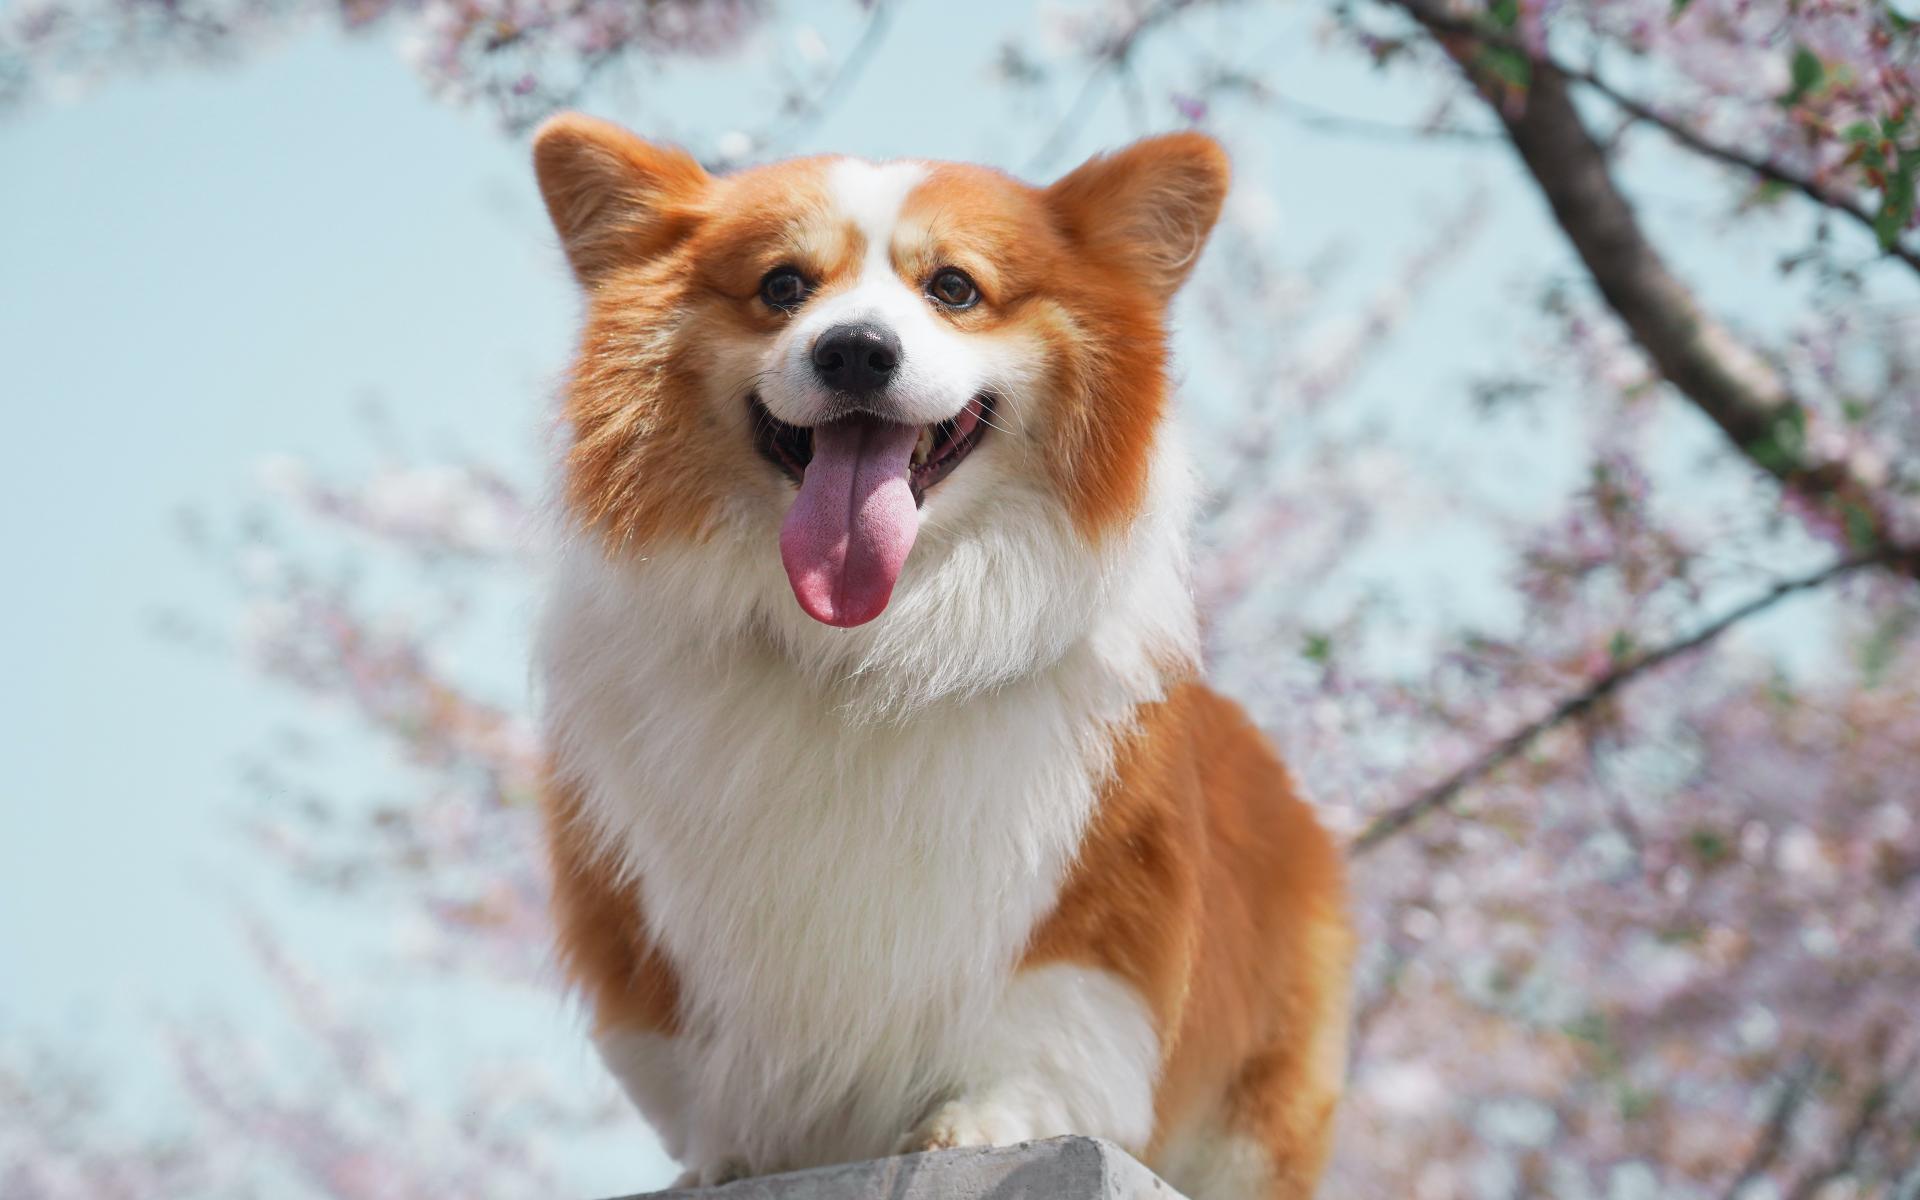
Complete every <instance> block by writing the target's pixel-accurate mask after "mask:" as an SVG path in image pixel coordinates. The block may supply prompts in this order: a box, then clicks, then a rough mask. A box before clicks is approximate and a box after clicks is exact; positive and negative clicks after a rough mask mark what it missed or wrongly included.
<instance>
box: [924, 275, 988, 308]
mask: <svg viewBox="0 0 1920 1200" xmlns="http://www.w3.org/2000/svg"><path fill="white" fill-rule="evenodd" d="M927 295H929V296H932V297H933V298H934V299H935V300H938V301H939V302H940V303H942V304H944V305H946V306H947V307H948V308H972V307H973V306H974V305H976V304H978V303H980V289H979V288H977V287H975V286H973V280H971V279H968V278H967V276H966V273H965V272H964V271H956V270H954V269H953V268H952V267H948V268H946V269H945V270H943V271H941V272H940V273H939V274H938V275H935V276H934V277H933V280H932V281H931V282H930V283H928V284H927Z"/></svg>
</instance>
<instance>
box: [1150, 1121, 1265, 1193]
mask: <svg viewBox="0 0 1920 1200" xmlns="http://www.w3.org/2000/svg"><path fill="white" fill-rule="evenodd" d="M1155 1165H1156V1166H1157V1167H1158V1168H1159V1170H1160V1174H1161V1175H1162V1176H1163V1177H1165V1179H1166V1180H1167V1182H1168V1183H1171V1184H1172V1185H1173V1186H1174V1187H1176V1188H1179V1189H1180V1192H1181V1194H1182V1195H1185V1196H1187V1197H1190V1200H1247V1198H1248V1197H1250V1196H1267V1195H1271V1194H1272V1193H1273V1187H1274V1183H1275V1179H1274V1171H1273V1154H1272V1152H1271V1151H1269V1150H1268V1149H1267V1148H1266V1147H1265V1146H1263V1145H1261V1144H1260V1142H1259V1141H1258V1140H1256V1139H1254V1138H1251V1137H1248V1136H1246V1135H1245V1134H1242V1133H1234V1132H1230V1131H1228V1130H1227V1129H1225V1128H1224V1127H1222V1126H1221V1125H1219V1124H1218V1123H1217V1122H1214V1121H1209V1122H1207V1123H1205V1124H1202V1125H1198V1126H1195V1127H1194V1128H1192V1129H1189V1130H1185V1131H1182V1132H1180V1133H1178V1134H1176V1135H1175V1136H1173V1137H1170V1138H1168V1139H1167V1145H1166V1148H1165V1149H1164V1150H1162V1151H1161V1154H1160V1160H1159V1162H1158V1163H1156V1164H1155Z"/></svg>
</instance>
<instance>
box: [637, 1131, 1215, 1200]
mask: <svg viewBox="0 0 1920 1200" xmlns="http://www.w3.org/2000/svg"><path fill="white" fill-rule="evenodd" d="M678 1197H687V1198H689V1200H692V1198H694V1197H712V1198H713V1200H1180V1195H1179V1193H1178V1192H1175V1191H1174V1190H1173V1189H1172V1188H1171V1187H1169V1186H1167V1184H1166V1183H1164V1182H1163V1181H1162V1180H1161V1179H1160V1177H1159V1176H1157V1175H1155V1174H1154V1173H1153V1172H1152V1171H1149V1170H1147V1168H1145V1167H1144V1166H1141V1165H1140V1163H1139V1162H1137V1161H1135V1160H1134V1158H1133V1157H1132V1156H1131V1155H1129V1154H1128V1153H1127V1152H1126V1151H1124V1150H1122V1149H1120V1147H1118V1146H1116V1145H1114V1144H1113V1143H1112V1142H1104V1141H1101V1140H1099V1139H1098V1138H1089V1137H1061V1138H1052V1139H1050V1140H1048V1141H1044V1142H1021V1143H1020V1144H1019V1145H1017V1146H990V1147H969V1148H967V1149H962V1150H936V1151H933V1152H932V1153H929V1154H907V1155H902V1156H901V1157H899V1158H880V1159H874V1160H873V1161H871V1162H857V1163H843V1164H841V1165H839V1166H833V1167H816V1168H814V1169H813V1170H810V1171H795V1172H793V1173H792V1174H790V1175H763V1176H761V1177H759V1178H757V1179H742V1180H739V1181H737V1182H734V1183H729V1184H724V1185H722V1186H720V1187H711V1188H677V1189H673V1190H670V1191H665V1192H650V1193H648V1194H647V1195H646V1196H645V1197H641V1196H630V1197H625V1198H624V1200H676V1198H678Z"/></svg>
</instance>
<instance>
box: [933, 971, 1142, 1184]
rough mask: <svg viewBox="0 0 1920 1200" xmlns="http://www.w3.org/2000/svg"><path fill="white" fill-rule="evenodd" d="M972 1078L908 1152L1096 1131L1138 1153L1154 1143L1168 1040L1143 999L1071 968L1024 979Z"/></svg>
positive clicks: (971, 1063) (1013, 989)
mask: <svg viewBox="0 0 1920 1200" xmlns="http://www.w3.org/2000/svg"><path fill="white" fill-rule="evenodd" d="M964 1071H965V1077H964V1078H963V1079H962V1080H961V1081H960V1083H959V1084H958V1085H957V1087H956V1089H955V1093H954V1095H953V1096H952V1097H951V1098H950V1099H948V1100H947V1101H946V1102H945V1103H943V1104H941V1105H940V1107H939V1108H937V1109H935V1110H934V1112H933V1114H932V1115H931V1116H930V1117H928V1119H927V1120H926V1122H925V1123H924V1124H923V1125H922V1126H921V1127H920V1129H919V1130H917V1131H916V1132H915V1134H913V1135H911V1136H909V1137H908V1139H907V1141H906V1148H908V1149H912V1148H918V1147H922V1146H927V1145H937V1146H1005V1145H1010V1144H1011V1143H1014V1142H1024V1141H1031V1140H1034V1139H1036V1138H1047V1137H1059V1136H1061V1135H1062V1134H1068V1133H1084V1132H1088V1131H1096V1132H1098V1133H1099V1134H1100V1135H1101V1136H1103V1137H1106V1138H1109V1139H1111V1140H1113V1141H1115V1142H1118V1143H1119V1144H1120V1145H1122V1146H1125V1147H1127V1148H1128V1149H1130V1150H1132V1151H1133V1152H1134V1153H1135V1154H1139V1153H1141V1152H1142V1151H1144V1150H1145V1149H1146V1145H1147V1140H1148V1139H1149V1138H1151V1137H1152V1136H1153V1088H1154V1082H1155V1080H1156V1079H1157V1078H1158V1076H1159V1073H1160V1036H1159V1034H1158V1033H1157V1032H1155V1030H1154V1026H1153V1014H1152V1013H1150V1012H1149V1011H1148V1010H1147V1006H1146V1003H1145V1001H1143V1000H1142V999H1141V997H1140V994H1139V993H1138V992H1136V991H1135V990H1134V989H1133V988H1132V987H1131V986H1129V985H1127V984H1126V983H1124V982H1122V981H1121V980H1119V979H1118V978H1116V977H1115V976H1113V975H1112V974H1110V973H1108V972H1106V971H1103V970H1099V969H1097V968H1093V967H1083V966H1077V965H1075V964H1072V963H1064V962H1062V963H1050V964H1047V965H1045V966H1040V967H1033V968H1030V969H1028V970H1025V971H1022V972H1021V973H1020V974H1019V975H1018V976H1017V977H1015V979H1014V980H1013V982H1012V983H1011V984H1010V985H1009V986H1008V987H1007V989H1006V992H1005V994H1004V995H1002V997H1001V999H1000V1005H999V1007H998V1009H997V1010H996V1011H995V1012H994V1015H993V1017H992V1019H991V1020H990V1021H989V1022H988V1023H987V1026H986V1029H985V1036H984V1038H983V1040H982V1042H981V1044H980V1045H979V1047H977V1048H976V1049H975V1050H974V1051H973V1052H972V1053H971V1054H970V1055H969V1056H968V1061H967V1062H966V1064H965V1066H964Z"/></svg>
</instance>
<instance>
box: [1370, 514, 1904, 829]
mask: <svg viewBox="0 0 1920 1200" xmlns="http://www.w3.org/2000/svg"><path fill="white" fill-rule="evenodd" d="M1896 557H1898V556H1897V555H1895V554H1892V553H1888V552H1881V553H1877V554H1870V555H1865V556H1862V557H1858V558H1846V559H1842V560H1840V561H1839V562H1836V563H1832V564H1830V565H1828V566H1826V567H1823V568H1822V569H1820V570H1818V571H1815V572H1813V573H1812V574H1810V575H1802V576H1798V577H1796V578H1793V579H1787V580H1783V581H1781V582H1779V583H1776V584H1774V585H1773V587H1771V588H1769V589H1768V590H1767V591H1765V592H1762V593H1761V594H1760V595H1758V596H1755V597H1754V598H1753V599H1751V600H1748V601H1747V602H1746V603H1745V604H1742V605H1740V606H1739V607H1737V608H1734V609H1732V610H1730V611H1728V612H1726V613H1724V614H1722V615H1721V616H1720V617H1718V618H1716V619H1715V620H1713V621H1710V622H1708V623H1707V624H1706V625H1704V626H1702V627H1701V628H1700V629H1698V630H1696V631H1695V632H1693V633H1691V634H1689V635H1688V636H1686V637H1684V638H1681V639H1679V640H1678V641H1674V642H1669V643H1667V644H1666V645H1664V646H1661V647H1659V648H1657V649H1655V650H1651V651H1649V652H1647V653H1645V654H1642V655H1639V656H1637V657H1635V658H1633V659H1632V660H1630V661H1628V662H1625V663H1622V664H1620V665H1619V666H1616V667H1614V668H1613V669H1612V670H1610V671H1608V672H1606V673H1605V674H1604V675H1601V676H1600V677H1599V678H1598V679H1595V680H1594V681H1593V682H1592V683H1590V684H1588V685H1587V686H1586V687H1584V688H1582V689H1580V690H1579V691H1578V692H1576V693H1574V694H1573V695H1571V696H1568V697H1567V698H1566V699H1564V700H1562V701H1561V702H1560V703H1558V704H1556V705H1554V706H1553V708H1552V709H1551V710H1549V711H1548V712H1547V714H1546V715H1545V716H1542V717H1539V718H1537V719H1536V720H1533V721H1530V722H1528V723H1527V724H1525V725H1523V726H1521V727H1520V728H1519V729H1516V730H1515V731H1514V732H1512V733H1510V734H1508V735H1507V736H1506V737H1504V738H1502V739H1501V740H1500V741H1498V742H1496V743H1495V744H1494V745H1493V746H1492V747H1491V748H1490V749H1488V750H1487V751H1486V752H1485V753H1483V754H1481V755H1480V756H1479V757H1478V758H1475V759H1474V760H1473V761H1471V762H1469V763H1467V764H1466V765H1465V766H1463V767H1461V768H1460V769H1459V770H1457V771H1455V772H1454V773H1453V774H1451V775H1449V776H1447V777H1446V778H1445V779H1442V780H1441V781H1440V782H1439V783H1436V784H1434V785H1433V786H1432V787H1430V788H1427V789H1426V790H1425V791H1423V792H1421V793H1420V794H1418V795H1416V796H1414V797H1413V798H1412V799H1411V800H1408V801H1406V802H1405V803H1403V804H1400V805H1398V806H1397V807H1394V808H1391V809H1388V810H1387V811H1386V812H1384V813H1382V814H1381V815H1380V816H1378V817H1375V818H1374V819H1373V821H1372V822H1371V823H1370V824H1369V825H1368V826H1367V827H1366V829H1365V830H1363V831H1362V832H1361V834H1360V836H1359V837H1357V838H1355V839H1354V842H1353V847H1352V853H1353V854H1355V855H1359V854H1365V853H1366V852H1367V851H1369V850H1372V849H1374V848H1375V847H1376V846H1378V845H1380V843H1382V842H1384V841H1386V840H1387V839H1388V838H1390V837H1393V836H1394V835H1395V834H1397V833H1400V832H1401V831H1403V830H1405V829H1406V828H1408V827H1409V826H1411V825H1413V824H1414V823H1415V822H1416V821H1419V820H1421V819H1422V818H1425V817H1427V816H1429V815H1431V814H1432V813H1433V812H1435V811H1436V810H1438V809H1442V808H1445V807H1447V806H1448V805H1449V804H1451V803H1452V802H1453V801H1454V800H1455V799H1456V798H1458V797H1459V795H1460V794H1461V793H1462V792H1464V791H1466V790H1467V789H1468V788H1469V787H1472V786H1473V785H1474V784H1476V783H1478V782H1480V781H1481V780H1482V779H1485V778H1486V777H1487V776H1488V775H1491V774H1492V773H1493V772H1494V771H1496V770H1498V769H1499V768H1501V767H1502V766H1505V765H1506V764H1507V763H1508V762H1510V761H1512V760H1513V759H1515V758H1517V757H1519V756H1520V755H1521V754H1523V753H1525V752H1526V750H1527V749H1528V748H1529V747H1530V746H1532V745H1533V744H1534V743H1535V742H1536V741H1538V740H1540V738H1541V737H1542V736H1543V735H1544V734H1546V733H1548V732H1550V731H1552V730H1554V729H1557V728H1559V727H1560V726H1561V725H1564V724H1566V723H1567V722H1568V721H1572V720H1575V719H1577V718H1579V717H1582V716H1584V715H1585V714H1587V713H1588V712H1590V711H1591V710H1592V709H1593V708H1594V707H1595V706H1596V705H1598V704H1599V703H1600V702H1601V701H1602V700H1605V699H1606V698H1607V697H1608V696H1611V695H1613V693H1615V692H1617V691H1619V690H1620V689H1621V688H1622V687H1624V686H1625V685H1627V684H1628V683H1631V682H1632V681H1633V680H1635V679H1637V678H1639V677H1640V676H1641V675H1644V674H1646V673H1647V672H1648V671H1651V670H1653V669H1654V668H1656V667H1659V666H1662V665H1664V664H1666V663H1669V662H1672V661H1673V660H1674V659H1676V658H1681V657H1683V656H1685V655H1687V654H1691V653H1692V652H1693V651H1695V650H1699V649H1701V648H1702V647H1705V646H1707V645H1709V644H1711V643H1712V642H1714V641H1715V640H1717V639H1718V638H1719V637H1720V636H1721V635H1722V634H1724V633H1726V632H1727V631H1728V630H1729V629H1732V628H1733V627H1734V626H1735V625H1738V624H1739V623H1740V622H1742V621H1744V620H1746V619H1747V618H1749V617H1752V616H1755V615H1756V614H1759V613H1762V612H1765V611H1766V610H1767V609H1769V608H1772V607H1773V606H1774V605H1776V604H1778V603H1779V602H1780V601H1782V600H1784V599H1786V598H1787V597H1789V596H1792V595H1795V594H1797V593H1800V592H1805V591H1810V590H1812V589H1814V588H1817V587H1820V586H1822V585H1823V584H1827V583H1831V582H1832V581H1834V580H1836V579H1839V578H1841V577H1842V576H1845V575H1850V574H1852V573H1853V572H1855V571H1858V570H1861V569H1862V568H1865V567H1870V566H1879V565H1883V564H1885V563H1888V562H1890V561H1892V560H1893V559H1894V558H1896Z"/></svg>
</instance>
